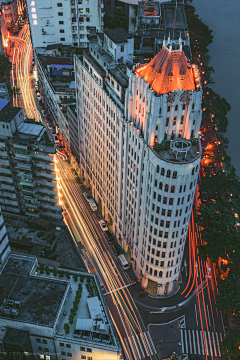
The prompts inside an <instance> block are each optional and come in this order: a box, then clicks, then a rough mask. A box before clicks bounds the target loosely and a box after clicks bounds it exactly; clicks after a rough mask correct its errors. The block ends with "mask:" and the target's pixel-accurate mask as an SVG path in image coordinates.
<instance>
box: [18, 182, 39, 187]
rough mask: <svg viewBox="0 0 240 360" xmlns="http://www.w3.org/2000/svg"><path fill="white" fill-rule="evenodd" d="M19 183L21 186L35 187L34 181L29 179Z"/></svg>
mask: <svg viewBox="0 0 240 360" xmlns="http://www.w3.org/2000/svg"><path fill="white" fill-rule="evenodd" d="M19 185H21V186H30V187H35V186H36V182H35V181H33V182H30V181H20V183H19Z"/></svg>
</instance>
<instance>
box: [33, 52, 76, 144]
mask: <svg viewBox="0 0 240 360" xmlns="http://www.w3.org/2000/svg"><path fill="white" fill-rule="evenodd" d="M35 62H36V66H37V72H38V79H39V83H40V88H41V95H42V100H43V102H44V103H45V104H46V105H47V108H48V111H49V112H50V114H49V116H51V119H52V120H53V121H54V124H55V126H57V127H58V128H59V129H58V133H59V136H60V139H61V140H62V142H63V143H64V141H65V142H66V144H67V146H68V147H70V139H69V127H68V122H67V119H66V115H67V105H71V104H72V105H73V104H75V103H76V100H75V91H76V90H75V82H74V79H75V78H74V64H73V58H72V57H68V56H57V57H56V56H49V55H47V54H46V52H45V51H44V50H42V49H36V50H35Z"/></svg>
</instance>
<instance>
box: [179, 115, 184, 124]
mask: <svg viewBox="0 0 240 360" xmlns="http://www.w3.org/2000/svg"><path fill="white" fill-rule="evenodd" d="M183 119H184V115H182V116H181V121H180V125H182V124H183Z"/></svg>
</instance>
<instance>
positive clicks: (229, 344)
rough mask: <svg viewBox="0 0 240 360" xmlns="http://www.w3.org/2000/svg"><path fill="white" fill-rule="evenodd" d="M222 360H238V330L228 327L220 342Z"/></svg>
mask: <svg viewBox="0 0 240 360" xmlns="http://www.w3.org/2000/svg"><path fill="white" fill-rule="evenodd" d="M220 350H221V354H222V359H223V360H239V358H240V331H239V330H238V329H235V328H234V329H228V330H227V336H226V337H225V338H224V340H223V342H221V343H220Z"/></svg>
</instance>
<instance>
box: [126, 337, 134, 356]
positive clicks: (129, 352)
mask: <svg viewBox="0 0 240 360" xmlns="http://www.w3.org/2000/svg"><path fill="white" fill-rule="evenodd" d="M124 342H125V345H126V348H127V349H128V355H129V356H130V358H131V360H133V358H132V355H131V351H130V349H129V346H128V342H127V339H126V338H124Z"/></svg>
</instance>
